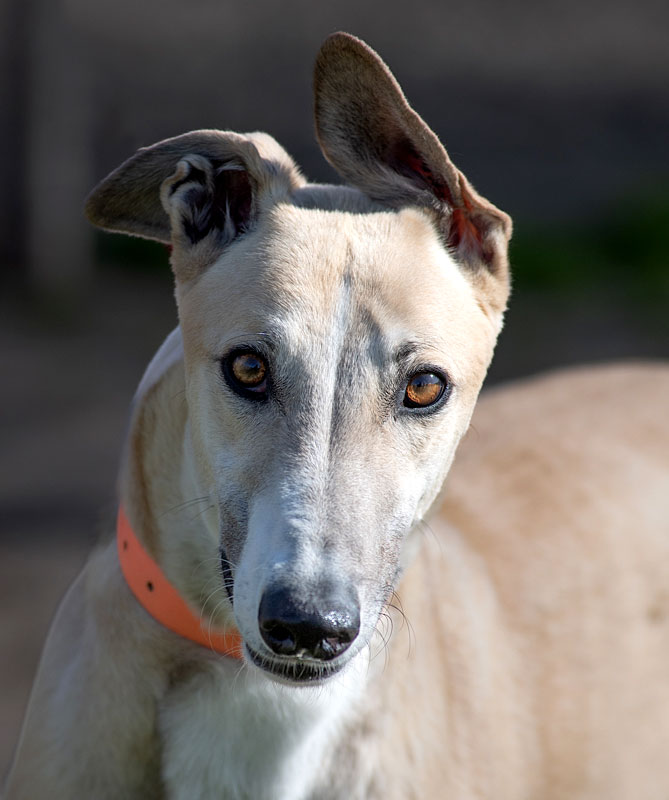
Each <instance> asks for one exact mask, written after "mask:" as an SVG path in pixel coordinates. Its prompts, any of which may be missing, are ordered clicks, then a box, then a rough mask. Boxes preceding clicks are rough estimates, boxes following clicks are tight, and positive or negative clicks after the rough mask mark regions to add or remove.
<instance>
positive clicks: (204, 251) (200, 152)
mask: <svg viewBox="0 0 669 800" xmlns="http://www.w3.org/2000/svg"><path fill="white" fill-rule="evenodd" d="M303 183H304V179H303V177H302V176H301V174H300V172H299V170H298V169H297V167H296V166H295V164H294V162H293V161H292V159H291V158H290V156H289V155H288V154H287V153H286V151H285V150H283V148H282V147H281V146H280V145H279V144H278V143H277V142H276V141H275V140H274V139H272V137H271V136H268V135H267V134H264V133H251V134H246V135H242V134H237V133H231V132H223V131H213V130H210V131H193V132H192V133H186V134H184V135H183V136H177V137H175V138H173V139H166V140H165V141H162V142H158V144H154V145H152V146H151V147H145V148H143V149H141V150H139V151H138V152H137V153H136V154H135V155H134V156H132V158H130V159H128V161H126V162H124V163H123V164H121V166H120V167H118V168H117V169H116V170H114V172H112V173H111V174H110V175H108V176H107V177H106V178H105V179H104V180H103V181H102V182H101V183H100V184H99V185H98V186H97V187H96V188H95V189H94V190H93V191H92V192H91V194H90V196H89V197H88V200H87V201H86V216H87V217H88V219H89V220H90V222H92V223H93V224H94V225H97V226H98V227H100V228H103V229H105V230H108V231H116V232H120V233H128V234H130V235H132V236H141V237H143V238H146V239H155V240H157V241H159V242H165V243H166V244H167V243H169V244H171V245H172V268H173V269H174V273H175V275H176V278H177V280H179V281H182V282H183V281H187V280H191V279H192V278H194V277H197V275H198V274H200V273H201V272H202V270H203V269H206V267H207V266H209V265H210V264H211V263H213V261H214V260H215V259H216V258H217V257H218V255H220V253H221V252H222V250H223V248H224V247H226V246H227V245H228V244H230V243H231V242H232V241H233V240H234V239H236V238H237V237H238V236H240V235H242V234H243V233H245V232H246V231H248V230H250V229H251V228H252V227H253V225H254V223H255V221H256V219H257V218H258V216H259V214H261V213H262V211H263V210H264V209H265V208H267V207H269V206H270V205H272V204H274V203H275V202H277V201H278V200H281V199H283V198H284V197H286V196H288V195H289V194H290V193H291V192H292V191H294V190H295V189H296V188H298V187H299V186H301V185H302V184H303Z"/></svg>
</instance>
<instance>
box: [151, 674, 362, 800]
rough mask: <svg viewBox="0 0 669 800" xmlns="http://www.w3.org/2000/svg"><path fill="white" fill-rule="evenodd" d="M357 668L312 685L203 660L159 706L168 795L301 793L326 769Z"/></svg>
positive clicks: (262, 798) (351, 709)
mask: <svg viewBox="0 0 669 800" xmlns="http://www.w3.org/2000/svg"><path fill="white" fill-rule="evenodd" d="M360 683H361V679H360V676H359V674H358V673H357V671H355V670H351V671H350V674H349V675H347V676H345V677H343V678H341V679H339V681H338V682H332V685H330V684H327V685H326V686H324V687H319V688H304V689H302V688H298V689H295V688H292V687H283V686H279V685H277V684H275V683H272V682H270V681H268V680H267V679H266V678H265V677H264V676H262V675H258V674H256V673H253V672H251V671H250V670H248V668H246V667H241V668H240V666H239V664H238V662H235V663H230V664H228V663H221V664H212V665H208V667H207V669H206V670H205V671H201V672H198V673H197V674H195V675H193V676H191V677H189V678H188V679H187V680H186V681H185V682H182V683H180V684H179V686H178V687H176V688H175V689H173V690H172V691H171V692H170V693H169V695H168V696H167V698H166V699H165V702H164V703H163V705H162V707H161V710H160V721H159V727H160V734H161V738H162V776H163V781H164V784H165V791H166V797H167V798H168V800H285V798H291V800H301V798H307V797H309V796H310V791H311V789H312V787H313V785H314V783H315V781H316V780H318V781H320V780H322V778H323V770H324V769H328V768H329V757H328V756H329V754H330V753H331V752H332V750H333V748H334V745H335V743H336V742H337V740H338V739H339V736H340V733H341V731H342V728H343V725H344V723H345V721H346V720H347V719H348V718H349V717H350V716H351V715H352V714H354V713H355V709H356V706H357V702H356V700H357V698H358V697H359V689H360V686H359V684H360Z"/></svg>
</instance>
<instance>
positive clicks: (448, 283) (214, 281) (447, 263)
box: [180, 206, 490, 353]
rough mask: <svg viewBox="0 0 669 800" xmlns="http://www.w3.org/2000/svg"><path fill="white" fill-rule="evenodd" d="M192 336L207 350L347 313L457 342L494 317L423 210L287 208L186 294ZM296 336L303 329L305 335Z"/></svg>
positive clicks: (312, 326) (388, 329)
mask: <svg viewBox="0 0 669 800" xmlns="http://www.w3.org/2000/svg"><path fill="white" fill-rule="evenodd" d="M180 313H181V323H182V327H183V328H184V333H185V336H186V339H187V340H188V339H191V340H192V339H196V340H198V344H199V345H200V346H202V347H204V349H205V350H206V351H208V352H209V353H215V352H219V351H220V349H221V347H222V346H223V344H224V342H227V341H230V340H231V339H235V338H237V337H242V338H243V337H244V336H253V335H256V334H260V333H266V332H267V331H268V330H273V331H276V330H282V331H285V332H286V336H288V337H290V335H291V331H293V332H299V335H300V336H303V337H304V336H307V335H312V336H320V337H327V336H328V335H329V334H330V333H331V332H332V331H333V329H334V327H335V326H336V325H337V324H341V317H342V314H344V315H348V316H349V317H350V318H351V319H353V318H354V317H355V318H356V319H358V320H360V318H361V317H365V318H366V319H368V320H369V321H370V324H372V323H373V324H374V325H380V326H382V328H383V331H384V334H385V335H386V336H387V338H388V340H389V341H390V342H391V343H393V344H397V343H400V342H401V341H402V340H416V339H418V340H420V341H425V342H428V343H430V344H434V345H435V346H436V347H440V346H443V347H444V348H446V347H448V349H449V350H450V349H452V340H453V337H460V336H461V335H462V334H461V330H462V327H463V326H464V327H465V328H466V329H468V330H469V331H470V334H472V333H473V334H474V338H476V336H475V329H476V328H477V326H479V327H480V326H482V327H483V328H484V329H486V330H487V329H488V328H489V327H490V326H489V323H488V321H487V320H486V318H485V315H483V314H482V312H481V309H480V307H479V305H478V304H477V302H476V297H475V292H474V289H473V287H472V285H471V284H470V282H469V281H468V280H467V279H466V277H465V276H464V274H463V272H462V270H461V269H460V268H459V267H458V266H457V265H456V264H455V262H454V261H453V259H452V258H451V257H450V255H449V253H448V252H447V251H446V250H445V249H444V247H443V245H442V243H441V242H440V240H439V237H438V235H437V233H436V231H435V230H434V228H433V226H432V224H431V223H430V220H429V218H428V216H427V215H426V214H425V213H423V212H422V211H420V210H418V209H404V210H402V211H399V212H395V211H380V212H377V213H368V214H351V213H345V212H332V211H322V210H314V209H303V208H296V207H294V206H279V207H277V208H276V209H274V210H273V212H271V213H270V214H268V215H267V217H266V218H265V219H264V220H263V222H262V223H261V224H260V225H259V226H258V228H257V229H256V230H254V231H253V232H252V233H251V234H249V235H247V236H246V237H245V239H244V240H243V241H240V242H239V244H238V245H237V246H235V247H234V248H232V249H231V251H230V252H229V253H225V254H224V255H223V256H222V257H221V258H220V259H219V261H218V262H217V263H216V264H214V265H213V266H212V267H211V268H210V269H209V270H208V271H207V273H205V275H203V276H202V278H201V279H200V280H199V281H198V283H197V284H196V285H195V286H194V287H192V288H191V289H190V290H189V291H188V292H187V293H186V294H185V295H184V296H183V297H181V298H180ZM294 335H298V334H297V333H296V334H294Z"/></svg>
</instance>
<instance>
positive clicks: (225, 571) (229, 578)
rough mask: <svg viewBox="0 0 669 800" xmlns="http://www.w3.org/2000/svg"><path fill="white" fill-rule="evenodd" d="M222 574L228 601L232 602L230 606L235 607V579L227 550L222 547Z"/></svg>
mask: <svg viewBox="0 0 669 800" xmlns="http://www.w3.org/2000/svg"><path fill="white" fill-rule="evenodd" d="M221 573H222V575H223V586H225V591H226V593H227V595H228V600H229V601H230V605H231V606H232V605H234V590H235V579H234V577H233V575H232V565H231V564H230V561H229V560H228V556H227V554H226V552H225V550H224V549H223V548H222V547H221Z"/></svg>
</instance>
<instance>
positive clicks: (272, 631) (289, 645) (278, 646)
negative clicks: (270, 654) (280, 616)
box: [260, 620, 297, 656]
mask: <svg viewBox="0 0 669 800" xmlns="http://www.w3.org/2000/svg"><path fill="white" fill-rule="evenodd" d="M260 632H261V634H262V638H263V639H264V640H265V643H266V644H267V645H269V647H271V649H272V650H273V651H274V652H275V653H278V654H280V655H283V656H292V655H295V653H296V652H297V641H296V640H295V636H294V635H293V632H292V631H291V630H290V628H287V627H286V626H285V625H282V624H281V623H280V622H277V621H276V620H271V621H269V622H266V623H263V624H261V626H260Z"/></svg>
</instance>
